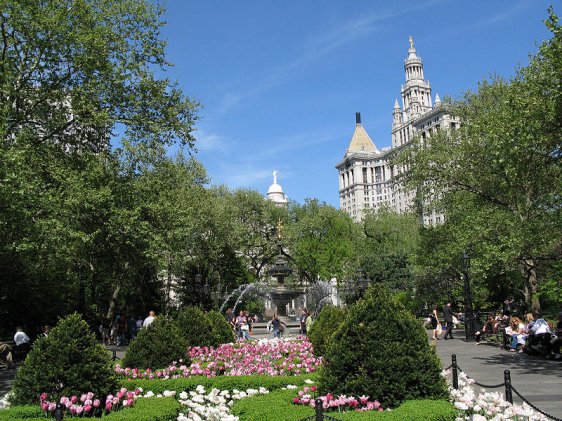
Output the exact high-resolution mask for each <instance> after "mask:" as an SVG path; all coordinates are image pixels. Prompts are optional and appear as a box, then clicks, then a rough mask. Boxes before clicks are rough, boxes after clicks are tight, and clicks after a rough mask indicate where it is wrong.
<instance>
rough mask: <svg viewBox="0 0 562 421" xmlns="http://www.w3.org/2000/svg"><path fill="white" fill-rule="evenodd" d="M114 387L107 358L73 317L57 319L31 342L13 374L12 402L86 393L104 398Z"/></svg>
mask: <svg viewBox="0 0 562 421" xmlns="http://www.w3.org/2000/svg"><path fill="white" fill-rule="evenodd" d="M116 387H117V382H116V379H115V374H114V371H113V365H112V361H111V354H110V353H109V351H107V349H105V347H104V346H103V345H100V344H98V343H97V341H96V337H95V335H94V333H93V332H92V331H91V330H90V328H89V326H88V324H87V323H86V322H85V321H84V320H82V318H81V317H80V315H79V314H77V313H74V314H71V315H70V316H67V317H65V318H64V319H61V320H60V321H59V323H58V324H57V325H56V326H55V327H54V328H53V329H52V330H51V332H50V334H49V336H47V337H44V338H41V339H38V340H37V341H35V343H34V344H33V347H32V349H31V351H30V352H29V354H28V355H27V358H26V360H25V362H24V363H23V365H22V366H21V367H20V369H19V370H18V372H17V375H16V379H15V382H14V389H13V391H14V399H13V400H14V403H18V404H21V403H35V402H39V395H40V394H41V393H43V392H46V393H47V394H49V396H50V397H51V398H52V397H55V398H56V397H59V396H63V395H65V396H72V395H80V394H82V393H87V392H94V393H95V394H96V396H106V395H107V394H108V393H112V392H115V390H116Z"/></svg>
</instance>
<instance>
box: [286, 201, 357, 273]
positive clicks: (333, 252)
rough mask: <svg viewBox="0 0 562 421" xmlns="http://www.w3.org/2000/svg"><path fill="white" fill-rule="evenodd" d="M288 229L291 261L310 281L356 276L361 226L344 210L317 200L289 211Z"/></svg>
mask: <svg viewBox="0 0 562 421" xmlns="http://www.w3.org/2000/svg"><path fill="white" fill-rule="evenodd" d="M289 218H290V224H289V226H288V227H287V230H286V231H287V236H288V245H289V249H290V253H291V259H292V261H293V263H294V265H295V266H296V267H297V268H298V271H299V275H301V276H303V277H304V278H306V279H307V280H308V281H316V279H317V278H318V277H319V278H321V279H331V278H333V277H337V278H338V279H343V278H344V277H345V276H346V275H347V274H350V273H353V271H354V270H355V268H356V266H357V263H356V243H357V241H358V240H357V239H358V237H360V231H359V226H358V225H356V224H355V223H354V222H353V221H352V220H351V218H350V217H349V215H347V214H346V213H345V212H344V211H341V210H337V209H335V208H333V207H332V206H329V205H327V204H325V203H319V202H318V201H317V200H310V199H307V200H306V202H305V203H304V205H302V206H301V205H293V206H292V208H291V209H290V215H289Z"/></svg>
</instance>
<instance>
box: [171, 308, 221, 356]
mask: <svg viewBox="0 0 562 421" xmlns="http://www.w3.org/2000/svg"><path fill="white" fill-rule="evenodd" d="M177 322H178V326H179V328H180V332H181V335H182V336H183V337H184V339H185V340H186V341H187V346H188V347H192V346H211V345H212V343H213V339H212V334H211V331H212V329H213V326H212V325H211V322H210V321H209V319H208V318H207V315H206V314H205V313H203V311H202V310H201V309H200V308H198V307H185V308H183V309H182V310H180V312H179V313H178V315H177Z"/></svg>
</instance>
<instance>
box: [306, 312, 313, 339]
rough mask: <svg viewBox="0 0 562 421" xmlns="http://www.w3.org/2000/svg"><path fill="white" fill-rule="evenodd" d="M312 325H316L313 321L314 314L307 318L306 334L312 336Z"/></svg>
mask: <svg viewBox="0 0 562 421" xmlns="http://www.w3.org/2000/svg"><path fill="white" fill-rule="evenodd" d="M312 323H314V320H313V319H312V313H309V314H308V317H307V318H306V334H307V335H310V329H311V328H312Z"/></svg>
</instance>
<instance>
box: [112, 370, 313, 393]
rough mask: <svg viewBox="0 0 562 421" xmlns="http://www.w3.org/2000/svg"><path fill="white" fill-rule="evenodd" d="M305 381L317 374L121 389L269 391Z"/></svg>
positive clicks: (129, 383) (125, 383) (132, 383)
mask: <svg viewBox="0 0 562 421" xmlns="http://www.w3.org/2000/svg"><path fill="white" fill-rule="evenodd" d="M305 379H310V380H314V381H316V380H317V375H316V374H306V375H300V376H268V375H255V376H219V377H211V378H209V377H204V376H194V377H189V378H180V379H166V380H158V379H154V380H145V379H135V380H125V379H124V380H122V381H121V387H125V388H127V389H129V390H133V389H136V388H137V387H140V388H141V389H142V390H144V391H145V392H147V391H149V390H150V391H152V392H154V393H156V394H158V393H162V392H164V391H165V390H175V391H176V392H183V391H184V390H188V391H189V390H195V388H196V387H197V385H202V386H204V387H205V388H206V389H211V388H217V389H220V390H232V389H238V390H246V389H259V388H260V387H262V386H263V387H265V388H266V389H268V390H277V389H280V388H282V387H285V386H287V385H288V384H294V385H297V386H298V385H302V384H304V381H305Z"/></svg>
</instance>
